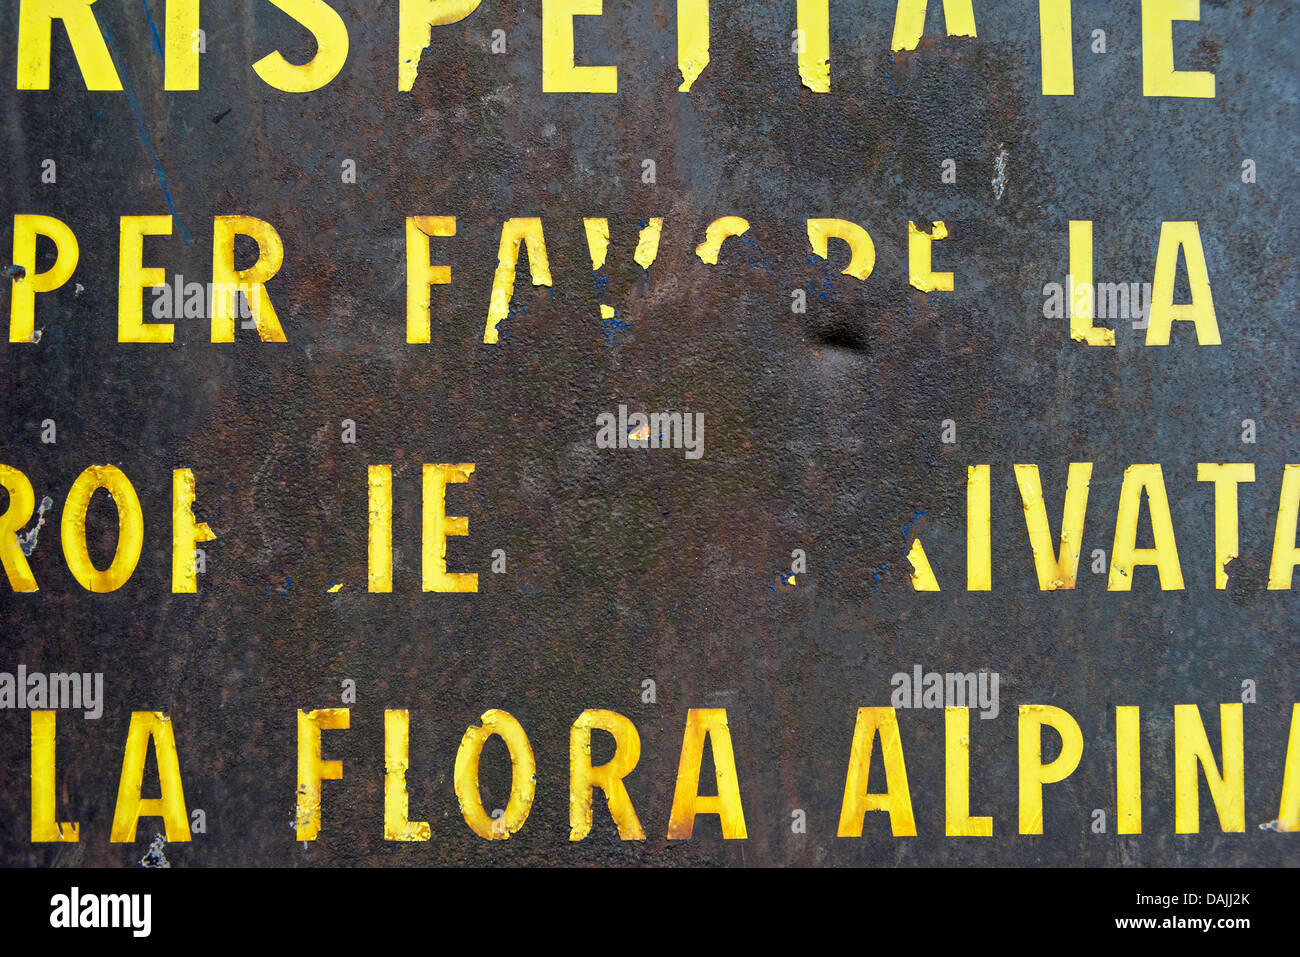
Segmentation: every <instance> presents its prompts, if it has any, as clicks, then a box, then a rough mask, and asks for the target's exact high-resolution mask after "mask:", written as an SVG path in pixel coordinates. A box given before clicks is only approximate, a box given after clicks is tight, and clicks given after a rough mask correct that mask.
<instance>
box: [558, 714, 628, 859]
mask: <svg viewBox="0 0 1300 957" xmlns="http://www.w3.org/2000/svg"><path fill="white" fill-rule="evenodd" d="M595 729H599V730H601V731H605V732H608V733H609V734H610V735H611V736H612V737H613V738H614V756H613V757H612V758H610V759H609V761H607V762H606V763H605V764H602V765H600V767H592V765H591V732H592V731H593V730H595ZM640 758H641V737H640V735H638V734H637V732H636V726H635V725H633V724H632V722H631V721H629V720H628V719H627V718H625V717H623V715H621V714H618V713H617V712H614V711H601V710H591V709H589V710H587V711H584V712H582V714H580V715H578V720H576V721H574V722H573V727H572V728H570V729H569V840H570V841H581V840H582V839H583V838H585V837H586V836H587V835H588V834H590V833H591V819H592V796H593V792H594V790H595V789H596V788H600V790H601V791H603V792H604V794H605V801H606V803H607V804H608V805H609V815H610V817H612V818H613V819H614V823H615V825H617V826H618V836H619V838H620V839H622V840H624V841H643V840H645V831H643V830H642V829H641V822H640V821H639V820H638V819H637V816H636V809H635V808H633V807H632V798H631V797H629V796H628V793H627V785H625V784H624V783H623V779H624V778H625V777H627V776H628V775H629V774H631V773H632V770H633V769H634V768H635V767H636V764H637V761H639V760H640Z"/></svg>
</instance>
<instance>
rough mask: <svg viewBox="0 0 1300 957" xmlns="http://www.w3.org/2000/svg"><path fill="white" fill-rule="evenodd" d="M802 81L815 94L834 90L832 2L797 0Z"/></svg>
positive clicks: (827, 0)
mask: <svg viewBox="0 0 1300 957" xmlns="http://www.w3.org/2000/svg"><path fill="white" fill-rule="evenodd" d="M796 17H797V19H798V28H799V32H798V40H797V43H798V51H799V80H800V82H801V83H803V85H804V86H806V87H808V89H810V90H812V91H813V92H814V93H829V92H830V91H831V24H830V0H798V3H797V5H796Z"/></svg>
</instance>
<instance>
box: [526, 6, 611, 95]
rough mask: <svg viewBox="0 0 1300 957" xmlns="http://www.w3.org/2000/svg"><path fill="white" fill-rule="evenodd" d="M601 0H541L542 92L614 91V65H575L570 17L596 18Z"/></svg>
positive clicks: (571, 18)
mask: <svg viewBox="0 0 1300 957" xmlns="http://www.w3.org/2000/svg"><path fill="white" fill-rule="evenodd" d="M601 10H602V0H542V92H543V93H617V92H618V68H617V67H612V66H576V65H575V60H574V53H573V18H574V17H576V16H586V17H598V16H600V14H601Z"/></svg>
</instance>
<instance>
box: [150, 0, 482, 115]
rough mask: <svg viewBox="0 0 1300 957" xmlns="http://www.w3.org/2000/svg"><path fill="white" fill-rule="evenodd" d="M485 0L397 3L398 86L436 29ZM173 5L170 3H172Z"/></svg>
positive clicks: (407, 86) (409, 80)
mask: <svg viewBox="0 0 1300 957" xmlns="http://www.w3.org/2000/svg"><path fill="white" fill-rule="evenodd" d="M480 2H481V0H401V2H400V3H398V5H397V10H398V21H397V89H398V90H400V91H401V92H403V93H406V92H409V91H410V90H411V88H412V87H413V86H415V77H416V75H417V74H418V73H419V71H420V55H421V54H422V53H424V51H425V50H426V49H427V48H428V46H429V43H430V42H431V41H432V40H433V28H434V27H441V26H446V25H447V24H450V23H457V22H459V21H461V20H464V19H465V18H466V17H468V16H469V15H470V14H471V13H473V12H474V11H475V10H477V9H478V6H479V3H480ZM169 6H170V4H169Z"/></svg>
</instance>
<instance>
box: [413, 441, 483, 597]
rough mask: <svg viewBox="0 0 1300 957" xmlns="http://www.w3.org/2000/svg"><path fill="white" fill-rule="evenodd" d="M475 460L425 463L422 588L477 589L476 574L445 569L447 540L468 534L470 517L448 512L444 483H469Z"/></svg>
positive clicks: (430, 589) (466, 590)
mask: <svg viewBox="0 0 1300 957" xmlns="http://www.w3.org/2000/svg"><path fill="white" fill-rule="evenodd" d="M473 473H474V463H472V462H466V463H462V464H460V465H425V466H424V498H423V502H424V504H423V516H424V518H423V529H424V534H423V540H422V542H421V546H420V548H421V555H422V559H423V588H424V590H425V591H437V592H459V593H465V592H476V591H478V575H477V574H474V573H463V572H448V571H447V539H448V537H450V536H452V535H468V534H469V519H467V518H464V517H462V516H459V515H448V514H447V486H448V485H450V484H453V483H458V482H468V481H469V477H470V476H471V475H472V474H473Z"/></svg>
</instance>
